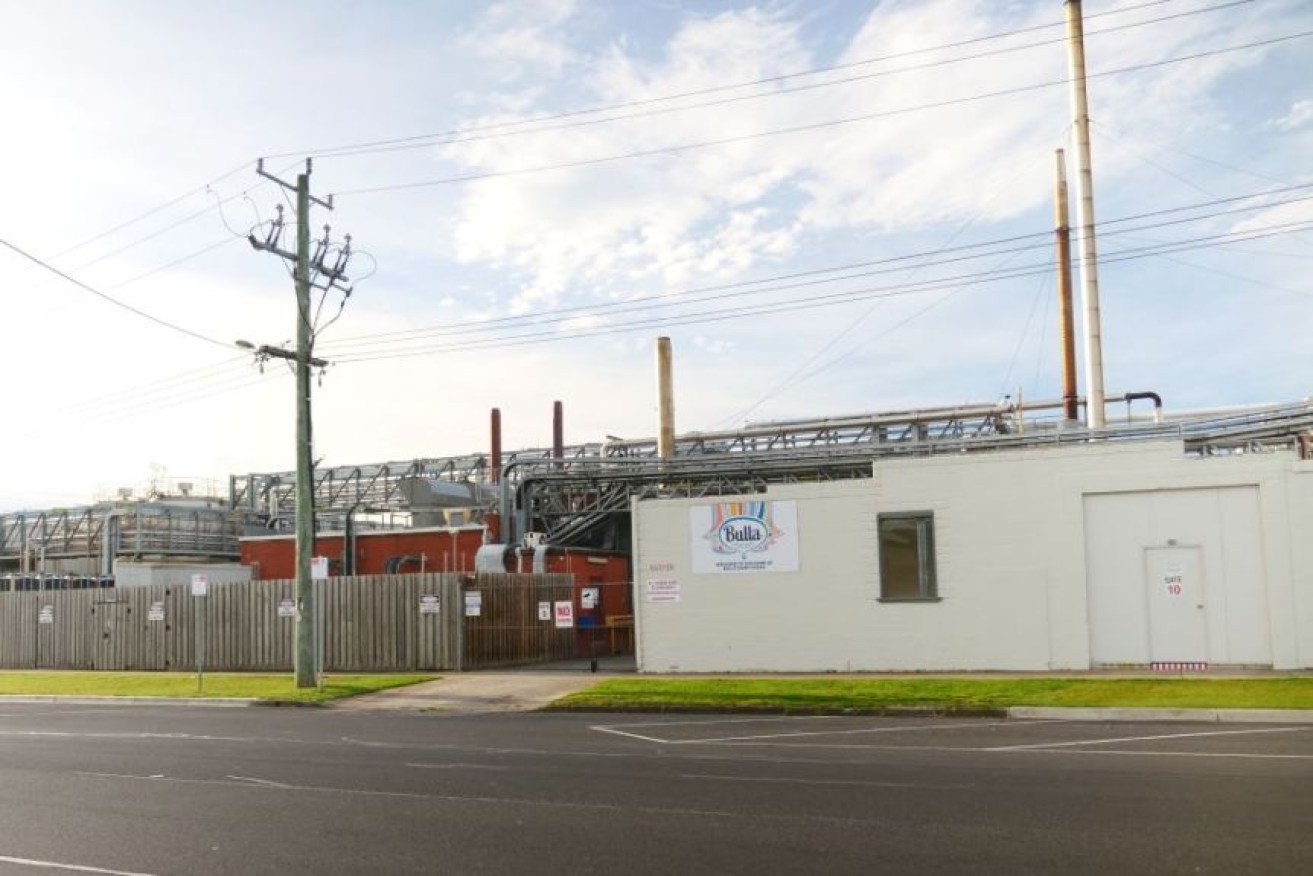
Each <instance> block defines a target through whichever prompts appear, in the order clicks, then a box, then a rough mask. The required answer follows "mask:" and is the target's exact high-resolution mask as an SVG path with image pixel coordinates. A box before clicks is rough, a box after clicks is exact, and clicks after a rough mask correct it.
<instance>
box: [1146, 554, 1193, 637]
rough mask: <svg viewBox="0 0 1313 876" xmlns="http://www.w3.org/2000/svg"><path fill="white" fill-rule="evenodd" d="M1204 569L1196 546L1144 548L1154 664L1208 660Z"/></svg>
mask: <svg viewBox="0 0 1313 876" xmlns="http://www.w3.org/2000/svg"><path fill="white" fill-rule="evenodd" d="M1203 570H1204V566H1203V556H1202V551H1201V550H1200V549H1199V548H1198V547H1162V548H1145V551H1144V571H1145V587H1146V590H1147V592H1148V599H1149V659H1150V660H1151V661H1152V662H1154V663H1174V662H1182V663H1204V662H1207V660H1208V627H1207V620H1208V614H1207V612H1206V611H1205V610H1204V571H1203Z"/></svg>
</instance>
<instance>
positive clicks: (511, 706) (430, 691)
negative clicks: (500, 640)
mask: <svg viewBox="0 0 1313 876" xmlns="http://www.w3.org/2000/svg"><path fill="white" fill-rule="evenodd" d="M598 680H599V676H597V675H594V674H592V673H582V672H562V671H555V670H549V671H540V672H526V671H518V670H517V671H508V672H488V671H484V672H468V673H456V674H453V675H445V676H443V677H442V678H440V679H438V680H436V681H426V682H423V683H422V684H412V685H410V686H408V687H398V688H393V689H392V690H385V691H379V692H378V693H373V694H365V695H363V696H358V697H351V698H349V699H345V700H339V701H337V702H334V703H331V704H330V705H329V708H332V709H341V710H343V711H348V712H374V711H442V712H526V711H532V710H534V709H540V708H542V707H543V706H545V705H547V704H548V703H550V702H551V701H552V700H555V699H558V698H560V697H563V696H566V695H567V694H572V693H574V692H576V691H580V690H583V689H584V688H586V687H589V686H590V685H593V684H596V683H597V681H598Z"/></svg>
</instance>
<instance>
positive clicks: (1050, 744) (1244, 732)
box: [980, 727, 1308, 751]
mask: <svg viewBox="0 0 1313 876" xmlns="http://www.w3.org/2000/svg"><path fill="white" fill-rule="evenodd" d="M1307 729H1308V728H1307V727H1265V728H1263V729H1261V730H1206V731H1202V732H1199V733H1164V734H1159V735H1156V736H1114V737H1109V738H1106V739H1078V740H1076V741H1074V742H1037V743H1033V744H1030V745H1000V746H995V747H991V748H982V749H980V751H1028V750H1034V749H1052V748H1075V747H1079V746H1082V745H1109V744H1112V743H1114V742H1155V741H1157V740H1160V739H1196V738H1200V737H1205V736H1253V735H1257V734H1259V733H1298V732H1299V731H1301V730H1307Z"/></svg>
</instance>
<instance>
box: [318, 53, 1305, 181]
mask: <svg viewBox="0 0 1313 876" xmlns="http://www.w3.org/2000/svg"><path fill="white" fill-rule="evenodd" d="M1309 36H1313V31H1301V32H1300V33H1296V34H1287V35H1285V36H1280V37H1273V38H1271V39H1266V40H1258V41H1255V42H1251V43H1244V44H1242V45H1238V46H1229V47H1226V48H1222V49H1211V50H1208V51H1203V52H1196V53H1194V54H1190V55H1181V56H1178V57H1175V58H1167V59H1164V60H1161V61H1151V62H1146V63H1144V64H1133V65H1131V66H1129V67H1120V68H1117V69H1113V70H1104V71H1101V72H1098V73H1090V74H1087V75H1086V77H1085V78H1086V80H1090V79H1099V78H1103V77H1107V76H1117V75H1121V74H1123V73H1134V72H1140V71H1143V70H1151V69H1155V68H1158V67H1165V66H1168V65H1171V64H1179V63H1182V62H1185V61H1197V60H1199V59H1201V58H1211V57H1216V56H1218V55H1224V54H1228V53H1231V52H1239V51H1246V50H1248V49H1255V48H1262V47H1264V46H1270V45H1276V44H1278V43H1283V42H1289V41H1291V40H1296V39H1303V38H1306V37H1309ZM1067 84H1068V80H1067V79H1057V80H1051V81H1048V82H1039V83H1034V84H1031V85H1019V86H1015V87H1013V88H1005V89H1001V90H999V91H991V92H984V93H981V94H974V95H967V96H965V97H958V98H950V99H947V100H941V101H934V102H932V103H925V104H918V105H914V106H909V107H900V108H898V109H892V110H880V111H877V112H873V113H863V114H862V115H858V116H849V117H847V118H842V119H831V120H829V121H824V122H814V123H811V124H806V125H794V126H791V127H788V128H777V129H774V130H769V131H757V132H754V133H751V134H740V135H737V136H733V137H720V138H717V139H715V140H703V141H700V142H693V143H683V144H680V145H677V146H663V147H657V148H653V149H643V150H638V151H634V152H625V153H621V154H618V155H603V156H598V157H595V158H585V159H580V160H577V161H565V162H558V163H554V164H543V165H537V166H533V167H522V168H513V169H511V170H490V171H483V172H480V173H471V174H464V175H461V176H449V177H441V178H438V179H431V180H420V181H417V182H409V183H393V184H390V185H382V186H367V187H362V188H356V189H347V190H345V191H341V192H337V193H336V196H337V197H350V196H353V195H369V194H380V193H384V192H396V191H406V190H410V189H419V188H431V187H434V186H442V185H453V184H456V183H467V182H477V181H479V180H485V179H494V178H502V177H509V176H523V175H527V174H533V173H543V172H546V171H553V170H569V169H573V168H580V167H591V166H594V165H598V164H608V163H611V162H616V161H626V160H629V159H633V158H650V157H653V156H656V155H668V154H671V153H676V152H687V151H691V150H695V149H705V148H709V147H713V146H726V145H729V144H732V143H743V142H747V141H750V140H759V139H763V138H766V137H778V136H782V135H786V134H798V133H803V132H810V131H818V130H824V129H826V128H835V127H840V126H842V125H850V124H854V123H857V122H868V121H873V120H876V119H882V118H890V117H893V116H899V115H906V114H909V113H914V112H922V111H925V110H931V109H943V108H946V107H950V106H960V105H962V104H967V103H976V102H979V101H983V100H991V99H993V98H998V97H1010V96H1013V95H1017V94H1025V93H1028V92H1031V91H1040V90H1043V89H1046V88H1054V87H1056V86H1065V85H1067Z"/></svg>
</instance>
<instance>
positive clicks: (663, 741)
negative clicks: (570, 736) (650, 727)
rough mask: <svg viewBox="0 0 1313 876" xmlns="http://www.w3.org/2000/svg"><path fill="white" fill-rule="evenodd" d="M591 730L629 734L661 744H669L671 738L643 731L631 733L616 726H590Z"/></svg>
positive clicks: (629, 735)
mask: <svg viewBox="0 0 1313 876" xmlns="http://www.w3.org/2000/svg"><path fill="white" fill-rule="evenodd" d="M633 726H635V727H644V726H647V725H645V724H635V725H633ZM588 729H589V730H596V731H597V732H598V733H611V734H614V735H616V736H627V737H629V738H630V739H641V740H642V741H643V742H655V743H657V744H659V745H667V744H669V742H670V740H669V739H659V738H658V737H656V736H644V735H642V734H641V733H630V732H629V731H627V730H620V729H618V728H616V727H589V728H588Z"/></svg>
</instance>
